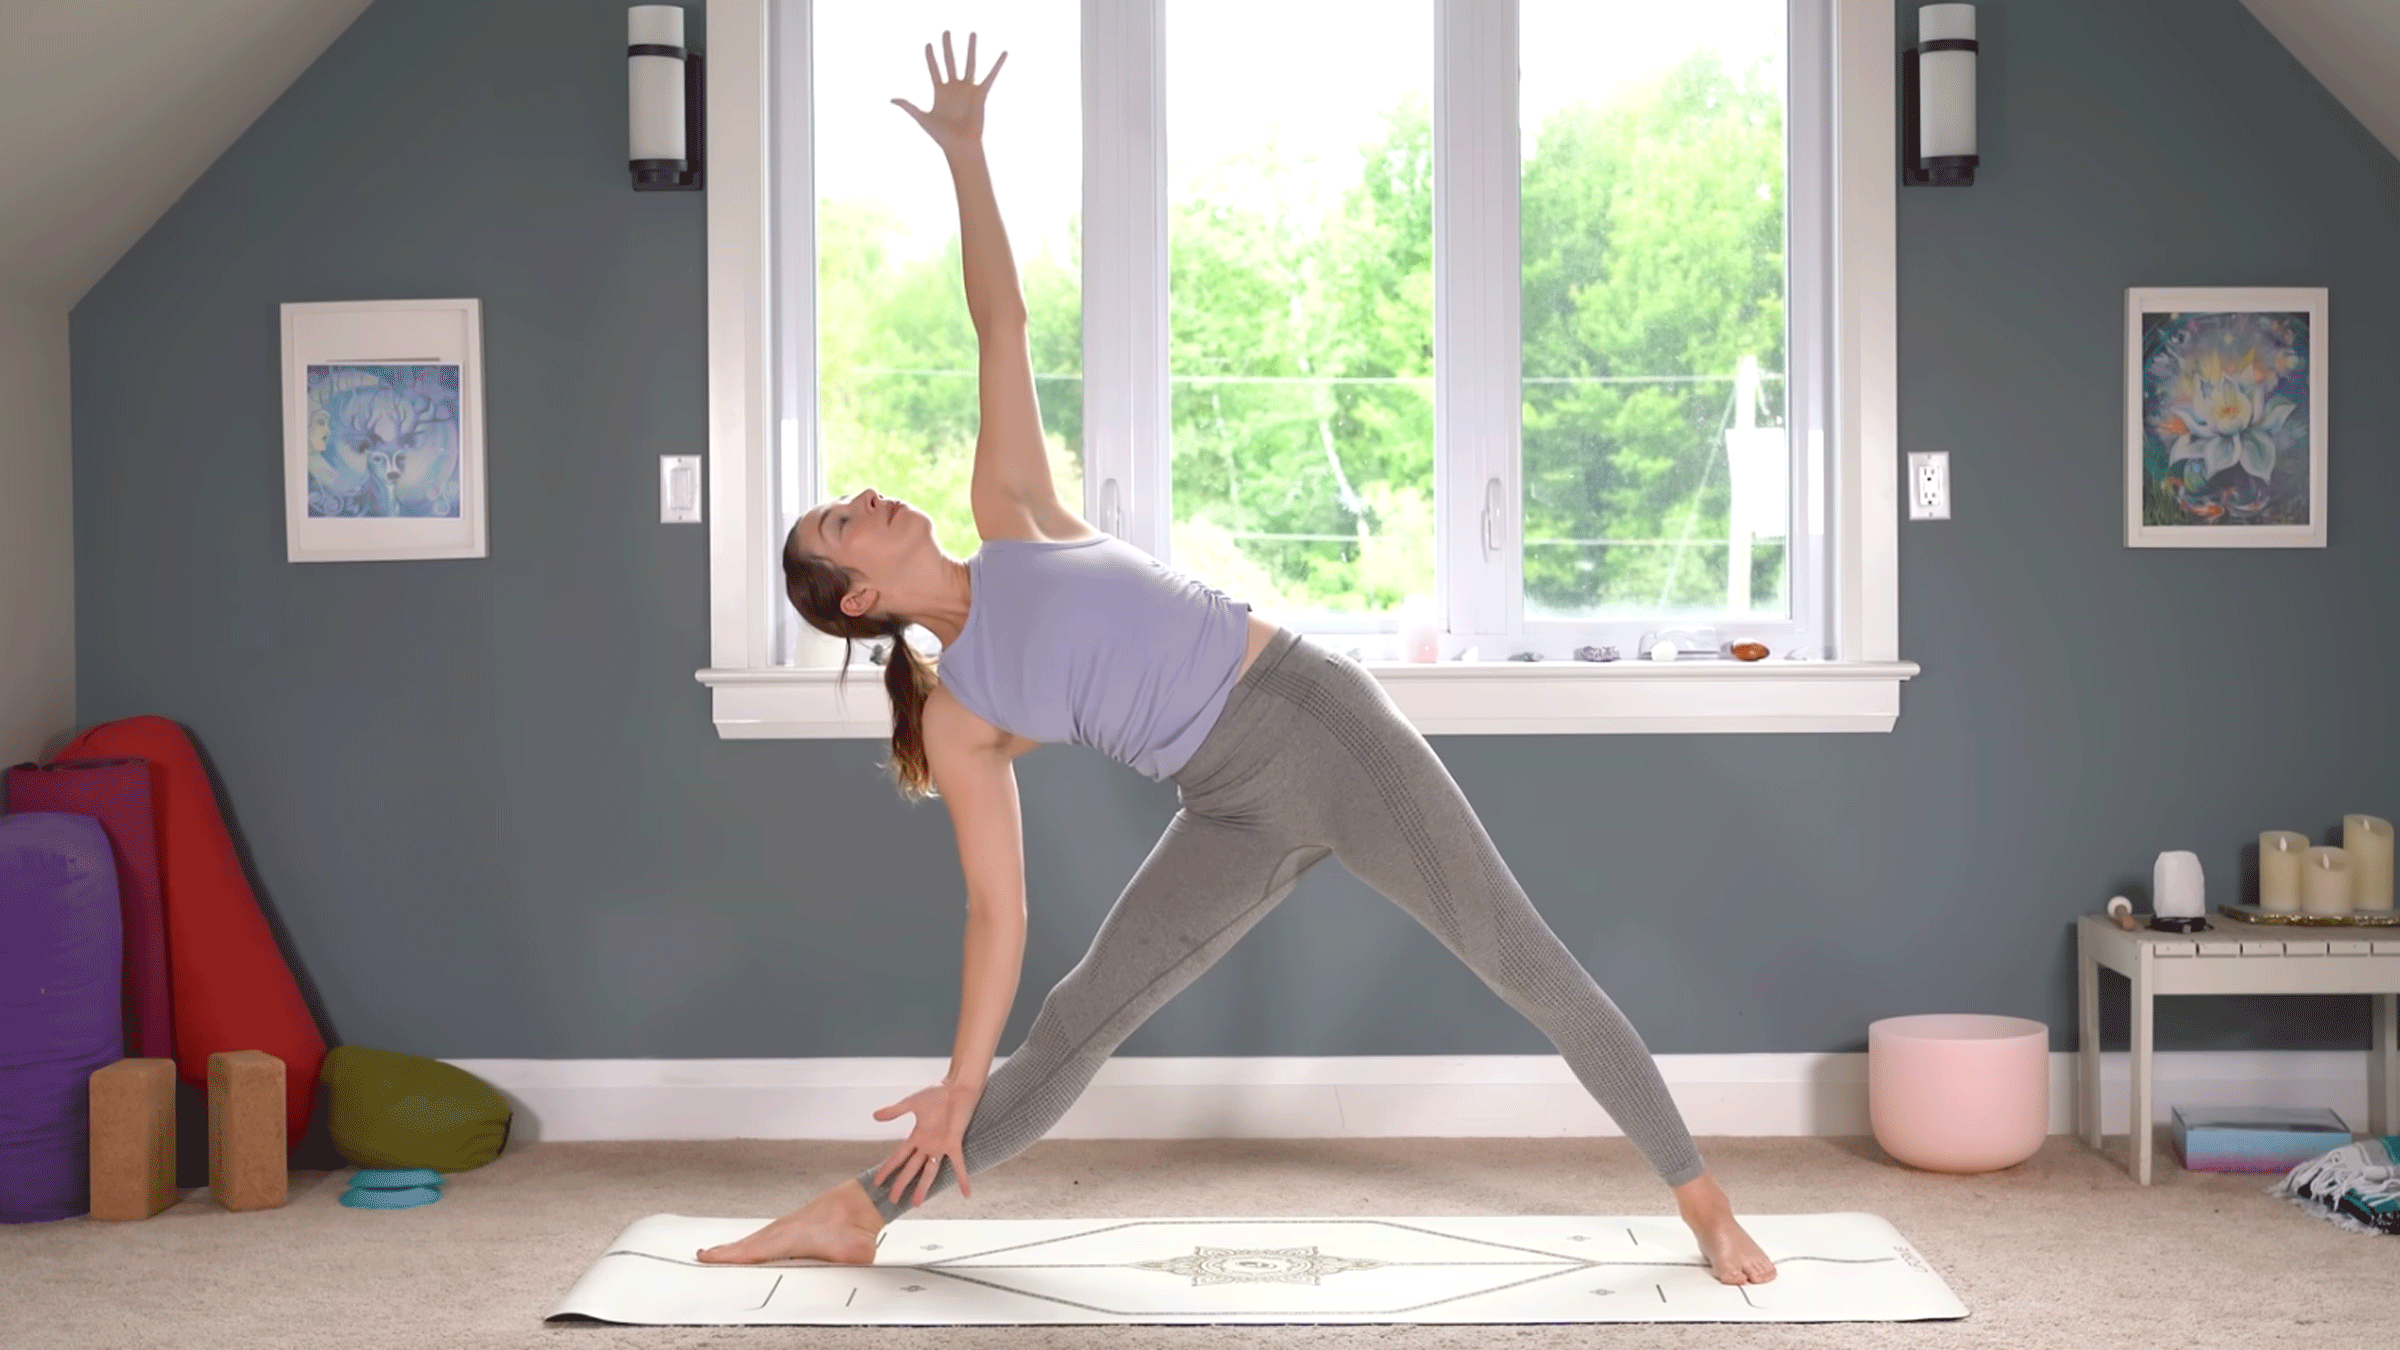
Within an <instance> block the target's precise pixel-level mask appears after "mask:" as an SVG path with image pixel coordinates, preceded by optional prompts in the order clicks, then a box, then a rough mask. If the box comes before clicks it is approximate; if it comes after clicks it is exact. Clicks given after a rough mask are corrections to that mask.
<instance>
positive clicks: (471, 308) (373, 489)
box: [283, 299, 486, 563]
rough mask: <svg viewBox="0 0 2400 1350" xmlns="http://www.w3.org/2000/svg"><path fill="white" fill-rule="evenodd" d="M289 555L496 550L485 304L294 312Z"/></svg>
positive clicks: (287, 439) (339, 557)
mask: <svg viewBox="0 0 2400 1350" xmlns="http://www.w3.org/2000/svg"><path fill="white" fill-rule="evenodd" d="M283 485H284V486H283V491H284V546H285V547H284V556H285V558H286V559H287V560H289V561H291V562H296V563H298V562H374V561H410V560H419V559H431V558H481V557H484V556H486V552H485V549H486V531H485V524H484V521H485V513H486V508H485V502H484V439H483V308H482V302H480V301H478V300H473V299H463V300H358V301H327V302H312V303H292V304H286V305H284V306H283Z"/></svg>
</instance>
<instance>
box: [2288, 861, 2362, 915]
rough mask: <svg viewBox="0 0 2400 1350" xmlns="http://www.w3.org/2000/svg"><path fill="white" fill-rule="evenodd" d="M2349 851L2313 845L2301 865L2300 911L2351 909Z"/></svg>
mask: <svg viewBox="0 0 2400 1350" xmlns="http://www.w3.org/2000/svg"><path fill="white" fill-rule="evenodd" d="M2350 885H2351V882H2350V855H2349V854H2347V853H2344V852H2343V851H2342V850H2340V849H2338V848H2312V849H2310V850H2309V851H2308V858H2307V860H2306V861H2305V862H2303V863H2302V864H2301V865H2300V912H2301V913H2303V914H2347V913H2349V912H2350Z"/></svg>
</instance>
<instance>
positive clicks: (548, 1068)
mask: <svg viewBox="0 0 2400 1350" xmlns="http://www.w3.org/2000/svg"><path fill="white" fill-rule="evenodd" d="M447 1062H448V1063H451V1064H455V1065H457V1066H458V1067H460V1068H462V1069H465V1070H467V1071H468V1072H469V1073H472V1074H474V1075H476V1076H477V1077H479V1078H482V1079H484V1080H485V1081H486V1082H489V1083H491V1084H492V1085H493V1086H494V1087H497V1088H499V1089H500V1091H501V1092H502V1093H503V1094H504V1095H506V1096H507V1097H508V1099H509V1102H510V1104H511V1105H512V1106H514V1107H515V1108H516V1111H517V1119H516V1122H515V1126H514V1133H513V1135H512V1138H514V1139H518V1140H533V1139H551V1140H591V1139H877V1140H888V1139H897V1138H899V1137H901V1136H902V1135H903V1134H905V1133H906V1132H907V1121H906V1119H905V1118H904V1119H902V1120H899V1121H894V1122H890V1123H881V1122H878V1121H876V1120H875V1119H874V1116H873V1113H874V1112H875V1111H876V1110H878V1109H879V1108H881V1107H884V1106H887V1105H890V1104H891V1103H893V1102H896V1101H898V1100H899V1099H900V1098H902V1097H904V1096H906V1095H908V1094H909V1093H911V1092H914V1091H916V1090H917V1089H918V1088H921V1087H924V1086H925V1085H927V1084H929V1083H933V1082H935V1081H938V1080H939V1079H940V1078H941V1076H942V1074H943V1073H945V1072H946V1071H947V1070H948V1069H949V1061H947V1060H945V1059H595V1060H552V1059H454V1060H450V1061H447ZM2127 1063H2128V1059H2127V1056H2126V1055H2125V1054H2124V1053H2123V1052H2115V1053H2109V1054H2105V1055H2103V1056H2102V1067H2101V1094H2100V1096H2101V1109H2102V1111H2103V1113H2104V1114H2103V1116H2102V1119H2103V1120H2104V1121H2105V1122H2106V1123H2107V1126H2108V1128H2109V1130H2110V1132H2112V1133H2118V1134H2122V1133H2123V1132H2124V1130H2125V1110H2126V1104H2127V1101H2128V1086H2127V1084H2128V1080H2127ZM1658 1066H1659V1069H1660V1071H1661V1072H1662V1073H1663V1074H1664V1075H1665V1077H1666V1080H1667V1085H1668V1087H1669V1089H1670V1090H1671V1091H1672V1092H1673V1093H1674V1095H1675V1101H1676V1104H1677V1105H1678V1106H1679V1107H1681V1108H1682V1111H1683V1116H1684V1119H1685V1121H1686V1122H1687V1123H1688V1124H1689V1125H1690V1127H1691V1130H1692V1133H1693V1134H1695V1135H1699V1136H1709V1135H1863V1134H1869V1133H1872V1131H1871V1130H1870V1129H1869V1127H1868V1123H1867V1057H1866V1056H1865V1055H1863V1054H1816V1055H1809V1054H1800V1055H1789V1054H1787V1055H1661V1056H1659V1057H1658ZM2155 1082H2156V1088H2155V1100H2156V1108H2157V1109H2156V1112H2155V1114H2156V1118H2157V1119H2158V1120H2159V1121H2161V1122H2163V1121H2165V1120H2166V1119H2167V1118H2168V1113H2169V1111H2170V1110H2171V1109H2172V1108H2173V1107H2175V1106H2178V1105H2202V1104H2206V1105H2239V1106H2259V1105H2278V1104H2280V1105H2293V1106H2329V1107H2331V1108H2333V1109H2334V1110H2335V1111H2337V1112H2339V1113H2340V1114H2341V1116H2342V1119H2343V1120H2345V1121H2347V1122H2348V1123H2349V1124H2350V1126H2351V1128H2353V1129H2355V1130H2363V1129H2365V1128H2366V1102H2367V1089H2366V1056H2365V1054H2364V1053H2352V1052H2345V1051H2314V1050H2301V1051H2267V1050H2238V1051H2181V1052H2163V1053H2161V1054H2159V1055H2158V1057H2157V1072H2156V1077H2155ZM2074 1107H2075V1056H2074V1055H2073V1054H2069V1053H2057V1054H2053V1055H2051V1056H2050V1132H2051V1133H2053V1134H2072V1133H2073V1132H2074V1129H2075V1126H2074V1119H2075V1117H2074ZM1620 1133H1622V1132H1621V1131H1620V1130H1618V1129H1617V1127H1616V1126H1615V1124H1614V1123H1612V1122H1611V1121H1610V1120H1609V1118H1608V1116H1607V1115H1606V1113H1604V1112H1602V1111H1601V1109H1600V1107H1599V1106H1598V1105H1597V1104H1596V1103H1595V1102H1594V1101H1593V1100H1592V1098H1591V1096H1590V1095H1589V1094H1588V1093H1586V1092H1585V1091H1584V1090H1583V1086H1582V1085H1581V1084H1580V1083H1578V1082H1576V1081H1575V1078H1574V1076H1573V1075H1572V1074H1570V1073H1569V1072H1567V1067H1566V1062H1565V1061H1564V1060H1561V1059H1560V1058H1558V1057H1557V1056H1555V1055H1465V1056H1373V1057H1354V1058H1328V1059H1297V1058H1295V1059H1115V1060H1111V1061H1109V1062H1108V1063H1107V1064H1105V1065H1103V1066H1102V1067H1101V1069H1100V1073H1099V1075H1098V1077H1097V1078H1095V1079H1094V1080H1093V1082H1092V1084H1091V1086H1090V1087H1089V1088H1088V1089H1086V1090H1085V1092H1084V1094H1083V1096H1082V1098H1081V1099H1079V1100H1078V1101H1077V1102H1076V1104H1075V1106H1074V1107H1073V1109H1071V1110H1069V1111H1068V1112H1067V1115H1066V1117H1065V1118H1064V1119H1063V1120H1061V1121H1060V1122H1059V1123H1058V1125H1057V1126H1055V1127H1054V1128H1053V1129H1052V1130H1051V1131H1050V1133H1049V1134H1048V1135H1047V1136H1045V1137H1047V1138H1051V1139H1328V1138H1384V1137H1418V1138H1425V1137H1437V1138H1489V1137H1519V1138H1525V1137H1559V1136H1574V1137H1597V1136H1606V1135H1616V1134H1620Z"/></svg>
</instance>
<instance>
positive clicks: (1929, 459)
mask: <svg viewBox="0 0 2400 1350" xmlns="http://www.w3.org/2000/svg"><path fill="white" fill-rule="evenodd" d="M1908 518H1909V519H1910V520H1948V519H1949V518H1950V452H1949V451H1947V450H1915V451H1911V452H1910V453H1909V456H1908Z"/></svg>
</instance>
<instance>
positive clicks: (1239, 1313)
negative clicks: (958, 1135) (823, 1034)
mask: <svg viewBox="0 0 2400 1350" xmlns="http://www.w3.org/2000/svg"><path fill="white" fill-rule="evenodd" d="M765 1222H766V1220H764V1219H709V1218H690V1217H687V1216H685V1215H681V1214H653V1215H651V1216H650V1217H648V1218H646V1219H637V1220H635V1221H634V1222H633V1223H632V1224H630V1225H628V1226H627V1227H626V1229H625V1231H624V1232H623V1233H621V1234H619V1235H618V1236H617V1240H616V1241H614V1242H612V1243H610V1244H609V1246H608V1249H607V1251H605V1252H604V1253H602V1254H601V1256H600V1257H599V1259H598V1260H595V1261H594V1262H593V1263H592V1265H591V1268H590V1269H589V1270H587V1271H585V1272H584V1275H583V1278H582V1279H580V1280H577V1281H576V1282H575V1286H574V1287H573V1288H572V1289H569V1290H568V1291H567V1295H566V1297H565V1298H563V1299H561V1300H559V1303H558V1307H557V1308H556V1309H554V1310H553V1311H552V1312H551V1314H550V1320H551V1321H554V1322H555V1321H571V1320H591V1321H601V1322H624V1323H634V1324H639V1325H645V1326H717V1325H773V1326H798V1325H809V1326H970V1325H972V1326H1018V1325H1027V1326H1031V1325H1054V1324H1060V1323H1108V1322H1119V1323H1169V1324H1183V1323H1201V1324H1209V1323H1327V1324H1332V1323H1409V1322H1446V1323H1519V1322H1540V1323H1559V1322H1912V1321H1928V1320H1934V1319H1946V1318H1959V1317H1964V1316H1966V1315H1967V1309H1966V1305H1965V1304H1963V1303H1960V1302H1959V1301H1958V1297H1957V1295H1955V1294H1953V1293H1951V1292H1950V1286H1949V1285H1947V1284H1945V1283H1944V1282H1943V1280H1942V1277H1941V1276H1939V1275H1937V1274H1935V1273H1934V1270H1933V1267H1932V1265H1931V1264H1930V1263H1928V1262H1927V1261H1926V1260H1925V1258H1924V1257H1922V1256H1920V1255H1918V1254H1917V1251H1916V1249H1915V1248H1913V1247H1911V1246H1910V1245H1909V1243H1908V1240H1907V1239H1906V1238H1903V1237H1902V1236H1900V1233H1899V1231H1898V1230H1896V1229H1894V1228H1893V1227H1892V1226H1891V1225H1890V1224H1889V1223H1886V1222H1885V1221H1883V1220H1882V1219H1879V1218H1877V1217H1876V1216H1874V1215H1872V1214H1761V1215H1745V1216H1743V1219H1742V1223H1743V1225H1744V1226H1745V1227H1746V1228H1748V1229H1749V1230H1750V1234H1751V1236H1752V1237H1755V1238H1756V1239H1758V1242H1759V1245H1760V1246H1761V1247H1764V1248H1765V1249H1766V1252H1767V1255H1768V1256H1769V1257H1771V1258H1773V1259H1774V1261H1775V1262H1776V1267H1777V1278H1776V1279H1775V1280H1773V1281H1772V1282H1770V1283H1767V1284H1763V1285H1752V1286H1746V1287H1745V1286H1731V1285H1723V1284H1719V1283H1717V1281H1716V1279H1715V1277H1713V1276H1711V1275H1710V1274H1709V1273H1708V1268H1707V1265H1706V1263H1705V1262H1704V1261H1702V1259H1701V1257H1700V1252H1699V1248H1698V1246H1697V1245H1696V1244H1695V1243H1694V1242H1693V1241H1692V1235H1691V1232H1690V1230H1688V1229H1686V1228H1685V1227H1684V1226H1683V1225H1682V1224H1681V1223H1680V1222H1678V1221H1676V1220H1674V1219H1671V1218H1657V1217H1648V1216H1645V1217H1638V1218H1591V1217H1572V1216H1533V1217H1523V1218H1489V1217H1458V1216H1450V1217H1443V1218H1391V1219H1384V1218H1316V1219H1188V1218H1186V1219H1088V1220H1066V1219H903V1220H901V1221H900V1222H898V1223H895V1224H892V1225H891V1226H889V1227H887V1228H885V1229H884V1230H883V1233H882V1235H881V1241H880V1244H879V1246H878V1247H877V1249H876V1255H875V1264H873V1265H871V1266H840V1265H828V1264H824V1263H821V1262H783V1263H778V1264H774V1265H765V1266H715V1265H702V1264H701V1263H699V1262H698V1261H695V1260H694V1259H693V1253H695V1252H697V1251H699V1250H700V1249H701V1248H703V1247H711V1246H715V1245H716V1244H718V1243H721V1242H731V1241H733V1240H735V1239H737V1238H741V1237H744V1236H746V1235H748V1234H750V1233H752V1232H754V1231H756V1230H757V1229H758V1228H759V1227H760V1226H762V1225H763V1224H764V1223H765Z"/></svg>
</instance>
